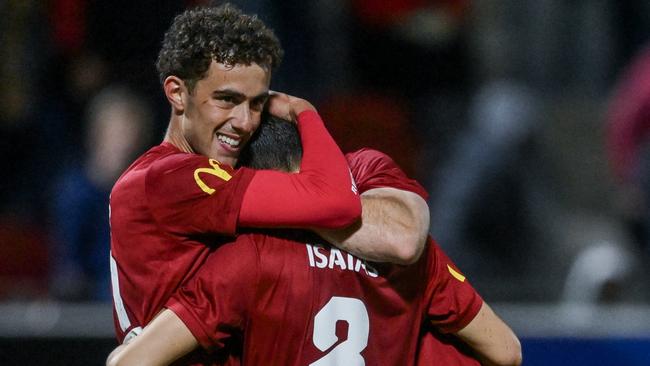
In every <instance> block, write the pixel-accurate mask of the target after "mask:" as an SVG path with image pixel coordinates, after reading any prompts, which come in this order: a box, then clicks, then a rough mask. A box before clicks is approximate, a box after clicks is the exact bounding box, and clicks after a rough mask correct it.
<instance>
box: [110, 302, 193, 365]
mask: <svg viewBox="0 0 650 366" xmlns="http://www.w3.org/2000/svg"><path fill="white" fill-rule="evenodd" d="M198 346H199V343H198V341H197V340H196V338H194V335H192V333H191V332H190V330H189V329H188V328H187V326H185V323H183V321H181V319H180V318H179V317H178V316H176V314H174V312H173V311H171V310H169V309H165V310H163V311H162V312H161V313H160V314H158V316H156V318H155V319H154V320H152V321H151V323H149V325H147V326H146V327H145V328H144V330H143V331H142V334H140V335H138V336H137V337H135V338H134V339H133V340H132V341H131V342H130V343H128V344H123V345H120V346H118V347H117V348H116V349H115V350H114V351H113V352H111V354H110V355H109V356H108V359H107V360H106V365H107V366H129V365H137V366H163V365H169V364H170V363H172V362H174V361H176V360H177V359H179V358H181V357H183V356H184V355H186V354H187V353H189V352H191V351H192V350H194V349H195V348H197V347H198Z"/></svg>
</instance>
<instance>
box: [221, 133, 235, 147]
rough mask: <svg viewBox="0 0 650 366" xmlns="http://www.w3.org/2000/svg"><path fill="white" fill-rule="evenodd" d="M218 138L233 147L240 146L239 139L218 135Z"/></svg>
mask: <svg viewBox="0 0 650 366" xmlns="http://www.w3.org/2000/svg"><path fill="white" fill-rule="evenodd" d="M217 139H219V141H221V142H225V143H226V144H228V145H230V146H232V147H237V146H239V140H235V139H233V138H230V137H228V136H224V135H217Z"/></svg>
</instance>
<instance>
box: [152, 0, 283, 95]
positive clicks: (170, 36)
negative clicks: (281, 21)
mask: <svg viewBox="0 0 650 366" xmlns="http://www.w3.org/2000/svg"><path fill="white" fill-rule="evenodd" d="M281 59H282V48H281V47H280V41H279V40H278V38H277V37H276V36H275V34H274V33H273V31H272V30H271V29H269V28H268V27H266V25H265V24H264V22H262V21H261V20H260V19H258V18H257V16H255V15H247V14H243V13H242V12H241V11H240V10H239V9H237V8H236V7H234V6H232V5H230V4H224V5H221V6H218V7H202V8H193V9H189V10H186V11H185V12H183V13H181V14H179V15H178V16H176V18H174V21H173V22H172V25H171V27H170V28H169V30H168V31H167V32H166V33H165V38H164V40H163V44H162V48H161V50H160V52H159V54H158V60H157V62H156V67H157V69H158V73H159V77H160V80H161V82H162V81H164V80H165V78H167V77H168V76H171V75H174V76H177V77H179V78H180V79H182V80H183V81H184V82H185V83H186V84H187V87H188V89H189V90H190V91H192V90H193V89H194V86H195V85H196V82H197V81H199V80H201V79H202V78H203V77H204V76H205V74H206V72H207V70H208V69H209V67H210V64H211V62H212V60H215V61H216V62H219V63H223V64H225V65H229V66H235V65H247V66H248V65H251V64H258V65H260V66H261V67H263V68H265V69H268V70H269V71H271V70H272V69H274V68H275V67H277V66H278V65H279V63H280V61H281Z"/></svg>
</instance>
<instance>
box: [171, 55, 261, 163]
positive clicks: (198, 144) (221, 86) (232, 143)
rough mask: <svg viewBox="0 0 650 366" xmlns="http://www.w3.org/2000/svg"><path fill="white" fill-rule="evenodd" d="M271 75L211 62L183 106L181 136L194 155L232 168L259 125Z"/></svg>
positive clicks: (255, 68) (257, 68) (254, 66)
mask: <svg viewBox="0 0 650 366" xmlns="http://www.w3.org/2000/svg"><path fill="white" fill-rule="evenodd" d="M270 79H271V73H270V72H269V71H267V70H265V69H264V68H262V67H261V66H259V65H257V64H251V65H249V66H246V65H236V66H226V65H224V64H221V63H217V62H215V61H212V64H211V65H210V68H209V69H208V72H207V74H206V76H205V77H204V78H203V79H201V80H199V81H198V82H197V83H196V85H195V86H194V90H193V92H192V93H191V94H188V96H187V101H186V102H185V110H184V115H183V119H182V129H183V136H184V138H185V140H186V141H187V142H188V143H189V145H190V146H191V147H192V149H193V150H194V152H196V153H198V154H201V155H205V156H208V157H210V158H212V159H215V160H217V161H219V162H220V163H223V164H229V165H232V166H234V165H235V164H236V163H237V159H238V157H239V153H240V152H241V149H242V148H243V147H244V146H245V145H246V143H247V142H248V140H249V139H250V137H251V136H252V134H253V132H255V130H256V129H257V127H258V126H259V124H260V118H261V114H262V109H263V107H264V103H265V102H266V100H267V99H268V92H269V83H270Z"/></svg>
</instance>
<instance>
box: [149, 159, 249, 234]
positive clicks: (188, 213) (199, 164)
mask: <svg viewBox="0 0 650 366" xmlns="http://www.w3.org/2000/svg"><path fill="white" fill-rule="evenodd" d="M253 175H254V171H251V170H246V171H234V170H233V169H232V168H231V167H230V166H228V165H221V164H219V163H218V162H217V161H215V160H212V159H208V158H207V157H204V156H201V155H196V154H176V155H172V156H170V157H167V158H165V159H163V160H161V161H159V162H158V163H156V164H154V165H153V166H152V167H151V168H150V169H149V171H148V172H147V175H146V178H145V191H146V199H147V204H148V206H149V207H150V209H151V212H152V215H153V217H154V218H155V219H156V221H157V222H158V224H159V225H160V226H163V227H165V229H167V231H169V232H172V233H183V234H198V233H216V234H224V235H233V234H234V233H235V231H236V227H237V218H238V216H239V210H240V207H241V202H242V199H243V196H244V192H245V191H246V188H247V187H248V185H249V183H250V181H251V179H252V177H253Z"/></svg>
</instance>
